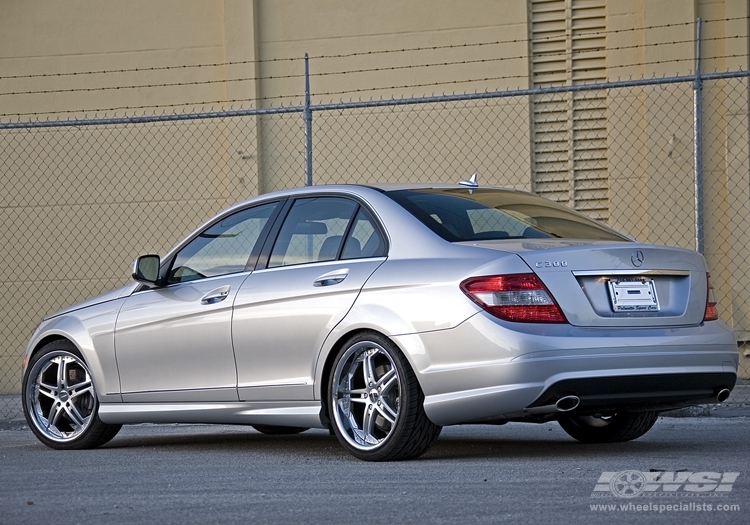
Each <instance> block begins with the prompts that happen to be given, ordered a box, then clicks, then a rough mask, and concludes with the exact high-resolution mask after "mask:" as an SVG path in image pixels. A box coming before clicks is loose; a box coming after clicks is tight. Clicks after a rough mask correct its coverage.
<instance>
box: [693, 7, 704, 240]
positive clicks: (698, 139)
mask: <svg viewBox="0 0 750 525" xmlns="http://www.w3.org/2000/svg"><path fill="white" fill-rule="evenodd" d="M695 30H696V38H695V80H694V81H693V166H694V168H693V172H694V178H695V249H696V251H698V252H700V253H703V129H702V128H703V78H702V77H701V19H700V18H698V19H697V20H696V27H695Z"/></svg>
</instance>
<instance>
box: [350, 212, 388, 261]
mask: <svg viewBox="0 0 750 525" xmlns="http://www.w3.org/2000/svg"><path fill="white" fill-rule="evenodd" d="M384 255H385V241H384V240H383V236H382V235H381V234H380V232H379V231H378V229H377V227H375V223H374V222H373V221H372V219H371V218H370V217H369V215H368V214H367V213H366V212H365V210H363V209H362V208H360V209H359V211H358V212H357V216H356V217H355V219H354V223H353V224H352V227H351V229H350V230H349V235H348V236H347V238H346V243H345V244H344V251H343V252H342V253H341V258H342V259H359V258H361V257H382V256H384Z"/></svg>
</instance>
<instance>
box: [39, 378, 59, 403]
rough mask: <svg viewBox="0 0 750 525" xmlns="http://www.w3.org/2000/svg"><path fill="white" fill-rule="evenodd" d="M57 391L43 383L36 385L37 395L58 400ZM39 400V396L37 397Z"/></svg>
mask: <svg viewBox="0 0 750 525" xmlns="http://www.w3.org/2000/svg"><path fill="white" fill-rule="evenodd" d="M55 390H57V389H56V388H55V387H54V386H51V385H47V384H45V383H42V382H41V381H40V382H39V383H37V385H36V393H37V394H41V395H43V396H45V397H48V398H50V399H53V400H57V397H56V396H55V394H54V392H55ZM37 398H38V396H37Z"/></svg>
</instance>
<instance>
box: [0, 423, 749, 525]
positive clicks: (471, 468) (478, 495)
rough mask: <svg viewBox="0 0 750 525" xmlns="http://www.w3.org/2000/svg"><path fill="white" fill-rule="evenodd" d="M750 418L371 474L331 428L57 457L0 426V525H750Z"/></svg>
mask: <svg viewBox="0 0 750 525" xmlns="http://www.w3.org/2000/svg"><path fill="white" fill-rule="evenodd" d="M749 435H750V418H748V417H728V418H725V417H701V418H690V417H687V418H660V419H659V421H658V422H657V423H656V425H655V426H654V428H653V429H652V430H651V431H650V432H649V433H648V434H646V435H645V436H643V437H642V438H640V439H638V440H636V441H632V442H629V443H619V444H609V445H584V444H581V443H578V442H576V441H573V440H572V439H571V438H569V437H568V436H567V434H565V433H564V432H563V431H562V429H560V427H559V426H558V425H557V424H556V423H547V424H543V425H533V424H514V423H510V424H507V425H504V426H496V427H495V426H486V425H481V426H480V425H477V426H461V427H448V428H445V429H443V434H442V435H441V437H440V438H439V439H438V441H437V442H436V443H435V445H434V446H433V448H432V449H430V451H428V453H427V454H425V455H424V456H423V457H422V458H420V459H417V460H413V461H407V462H395V463H365V462H362V461H359V460H356V459H354V458H353V457H351V456H349V455H348V454H347V453H346V452H345V451H344V450H343V449H342V448H341V447H340V446H339V444H338V442H337V441H336V439H335V438H334V437H331V436H329V435H328V433H327V432H325V431H320V430H310V431H308V432H305V433H303V434H299V435H295V436H282V437H276V436H265V435H262V434H259V433H257V432H255V431H254V430H252V429H250V428H246V427H236V426H209V425H134V426H128V427H124V428H123V430H122V431H121V432H120V434H119V435H118V436H117V437H116V438H115V439H114V440H113V441H112V442H110V443H109V444H108V445H106V446H105V447H102V448H100V449H97V450H87V451H54V450H51V449H48V448H46V447H44V446H43V445H42V444H41V443H39V442H38V441H37V440H36V439H35V438H34V436H33V435H32V434H31V432H30V431H29V430H28V429H27V428H26V427H25V425H23V423H21V422H15V423H12V424H10V423H6V424H5V425H3V426H0V489H1V490H0V523H2V524H7V525H11V524H25V523H29V524H42V523H43V524H49V523H54V524H55V525H58V524H59V525H65V524H76V523H81V524H103V523H106V524H141V523H143V524H147V523H159V524H180V525H185V524H192V523H196V524H198V523H200V524H204V523H220V524H225V523H226V524H233V523H243V524H244V523H263V524H266V523H268V524H274V523H279V524H289V523H295V524H304V523H316V524H317V523H320V524H327V525H333V524H338V523H341V524H353V523H356V524H358V525H359V524H362V525H366V524H379V525H382V524H390V523H408V524H419V523H438V524H439V523H451V524H453V523H462V524H463V523H534V524H537V523H555V524H560V523H577V524H580V523H583V522H584V521H588V522H590V523H603V522H606V523H652V524H653V523H680V524H683V523H691V524H692V523H710V524H712V525H716V524H719V523H748V522H750V519H748V518H747V516H748V510H750V501H748V496H749V495H750V454H748V452H747V444H748V436H749Z"/></svg>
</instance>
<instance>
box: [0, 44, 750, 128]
mask: <svg viewBox="0 0 750 525" xmlns="http://www.w3.org/2000/svg"><path fill="white" fill-rule="evenodd" d="M743 57H745V55H742V54H738V55H724V56H719V57H715V58H743ZM692 61H693V59H687V58H686V59H673V60H655V61H649V62H634V63H631V64H621V65H619V66H611V67H609V68H607V69H616V68H626V67H635V66H642V65H661V64H673V63H675V62H692ZM592 71H596V72H603V70H601V69H599V68H583V69H577V70H576V73H587V72H592ZM740 71H742V68H740ZM556 74H559V72H541V73H537V74H535V75H534V77H544V76H553V75H556ZM704 74H705V72H704ZM687 76H688V77H690V76H693V73H692V71H691V72H690V73H689V74H688V75H687ZM630 78H631V79H632V77H630ZM642 78H646V77H645V76H644V77H642ZM512 79H529V80H536V79H535V78H531V77H530V76H528V75H500V76H493V77H484V78H470V79H462V80H449V81H440V82H430V83H421V84H404V85H391V86H380V87H368V88H361V89H351V90H343V91H329V92H317V93H312V95H311V96H312V97H314V98H316V99H318V100H319V99H321V98H322V97H331V96H341V95H350V96H356V95H357V94H361V93H372V92H379V91H392V90H398V89H401V90H405V89H415V88H430V87H434V88H438V87H444V86H451V85H459V84H471V83H477V82H489V81H500V80H512ZM618 80H619V77H618ZM555 84H556V85H560V84H559V83H558V82H555ZM533 85H534V86H536V87H546V86H548V85H550V84H549V83H545V82H544V81H543V79H539V80H536V81H534V82H533ZM562 85H564V84H562ZM303 98H304V94H303V93H301V92H300V93H293V94H286V95H274V96H268V97H260V98H238V99H225V100H224V99H222V100H204V101H194V102H180V103H173V104H152V105H128V106H116V107H107V108H87V109H75V110H61V111H37V112H23V113H0V117H13V118H18V117H40V116H45V115H46V116H49V115H66V114H88V113H95V114H98V113H107V112H115V111H129V110H159V109H161V110H165V109H167V108H172V109H174V108H189V107H193V108H195V107H204V108H205V107H206V106H212V105H217V104H221V105H225V104H237V103H239V104H244V103H262V102H270V101H278V100H285V101H289V100H295V99H297V100H299V101H300V105H301V104H302V102H301V101H302V99H303ZM282 107H283V105H282Z"/></svg>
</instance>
